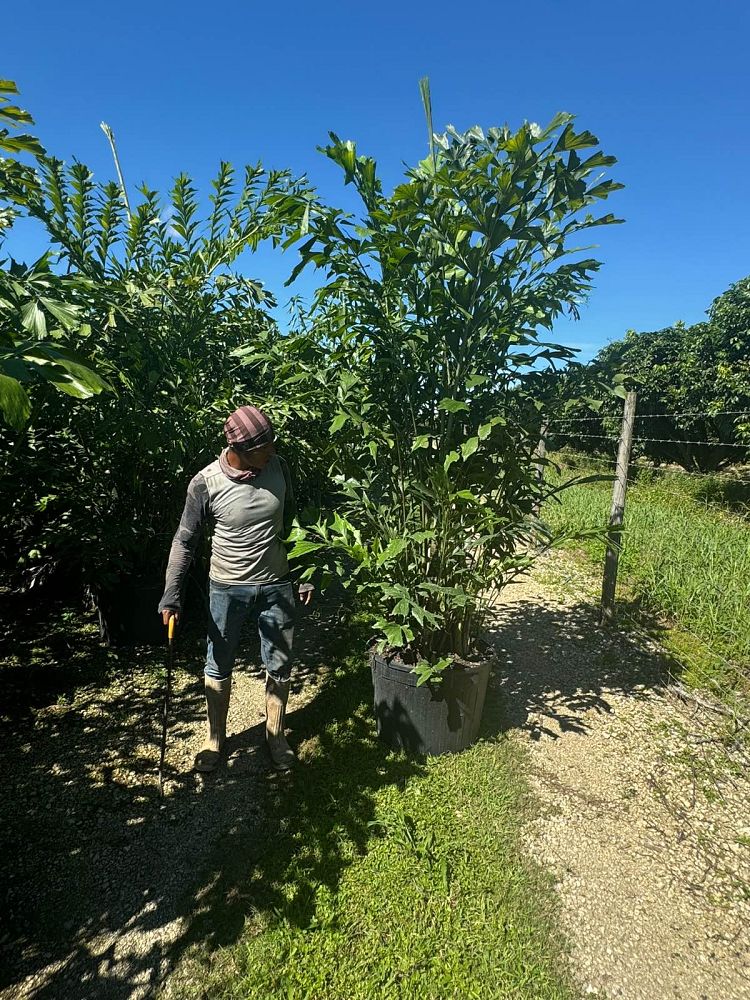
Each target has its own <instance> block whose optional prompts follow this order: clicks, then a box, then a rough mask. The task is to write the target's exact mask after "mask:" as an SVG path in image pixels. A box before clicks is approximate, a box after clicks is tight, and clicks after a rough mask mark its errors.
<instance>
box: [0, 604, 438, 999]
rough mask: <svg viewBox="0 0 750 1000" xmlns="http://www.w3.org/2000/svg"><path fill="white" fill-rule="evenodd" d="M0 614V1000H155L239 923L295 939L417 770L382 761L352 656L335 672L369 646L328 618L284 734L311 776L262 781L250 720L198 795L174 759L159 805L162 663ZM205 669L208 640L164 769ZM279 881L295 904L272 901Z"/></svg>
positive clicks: (155, 655)
mask: <svg viewBox="0 0 750 1000" xmlns="http://www.w3.org/2000/svg"><path fill="white" fill-rule="evenodd" d="M11 604H12V602H11ZM5 613H6V614H7V620H6V621H4V622H2V623H0V624H2V628H3V640H4V641H3V648H2V649H0V705H1V706H2V709H0V711H1V713H2V714H1V716H0V719H1V722H2V727H3V730H4V733H3V737H2V741H0V767H2V769H3V779H4V789H3V796H2V807H1V808H0V836H1V837H2V843H3V847H4V850H3V868H4V871H3V880H2V884H3V900H2V903H3V905H2V913H1V914H0V949H2V962H1V963H0V967H1V969H2V971H1V972H0V997H3V998H10V997H13V998H16V997H27V996H28V997H31V996H33V997H34V998H44V1000H67V998H71V1000H81V998H83V997H85V998H87V1000H89V998H91V1000H94V998H99V997H102V998H117V1000H120V998H121V1000H125V998H128V1000H131V998H136V997H146V996H151V995H153V994H154V992H155V991H156V989H157V987H158V985H159V984H160V983H161V982H162V981H163V978H164V976H165V974H166V973H167V972H168V971H169V969H170V968H171V967H172V966H173V965H174V963H175V961H176V960H177V959H178V958H179V957H180V956H181V955H182V953H183V952H184V951H185V949H186V948H188V947H189V946H190V945H192V944H200V945H201V951H204V950H208V951H211V950H212V949H214V948H217V947H221V946H223V945H228V944H230V943H232V942H233V941H235V940H236V939H237V937H238V936H239V934H240V933H241V931H242V929H243V926H244V923H245V918H246V916H247V914H248V913H250V912H251V911H258V910H261V911H265V912H268V913H277V914H282V915H283V916H284V917H285V918H286V919H288V920H290V921H292V922H294V923H296V924H298V925H300V926H307V925H308V924H309V922H310V920H311V917H312V913H313V908H314V897H315V892H316V891H317V889H318V887H319V886H321V885H328V886H330V887H331V888H335V886H336V884H337V882H338V880H339V879H340V877H341V874H342V872H343V871H344V869H345V868H346V867H347V865H348V864H350V863H351V857H350V856H346V857H345V856H344V855H343V853H342V850H341V848H340V841H339V833H340V831H341V830H342V829H345V830H346V831H347V833H348V835H349V836H350V837H351V839H352V841H353V842H354V843H355V844H357V845H358V846H359V847H364V844H365V842H366V840H367V838H368V836H369V833H370V830H369V827H368V823H369V821H370V820H371V819H372V818H373V809H372V795H373V792H374V791H375V790H376V789H377V788H379V787H381V786H383V785H386V784H388V783H392V782H398V781H404V780H406V778H407V777H408V775H410V774H412V773H415V771H417V770H419V764H418V763H415V762H409V761H406V760H405V759H398V760H390V759H389V758H388V757H387V755H386V753H385V752H384V751H383V749H382V748H381V747H380V746H379V745H378V744H377V743H376V741H375V738H374V726H373V723H372V719H371V715H372V713H371V711H370V709H369V705H370V702H371V682H370V677H369V671H367V670H366V668H365V666H364V664H365V660H364V655H363V657H362V669H360V670H353V669H352V668H351V666H349V667H348V668H345V666H344V662H343V656H344V654H346V653H349V654H351V652H352V651H353V650H356V649H357V648H363V646H364V638H365V637H364V636H361V635H359V634H358V633H357V632H356V630H353V629H352V628H351V627H349V626H347V625H345V624H342V622H341V621H340V620H339V615H338V605H336V606H333V605H328V606H326V605H322V606H320V607H319V609H318V610H317V611H316V612H315V614H314V615H312V616H309V617H308V620H307V621H305V622H302V623H301V625H300V628H299V630H298V636H299V643H298V654H297V655H298V659H299V660H300V662H301V663H302V664H304V667H303V668H301V669H300V670H299V671H298V672H297V675H296V681H295V684H294V688H295V689H296V690H297V691H299V690H300V689H301V688H303V687H304V686H305V685H307V684H309V683H310V682H311V681H314V680H317V681H322V686H321V687H320V688H319V690H318V691H317V693H316V694H315V696H314V698H313V700H312V701H311V702H309V703H308V704H307V705H305V706H304V707H302V708H300V709H298V710H297V711H291V712H290V713H289V716H288V726H289V728H290V740H291V742H292V743H293V744H294V745H297V746H299V745H301V746H302V749H303V757H306V758H307V759H306V760H305V761H304V762H303V763H302V764H301V765H300V766H299V767H298V769H296V771H295V772H293V773H292V774H290V775H288V776H280V775H276V774H275V773H274V772H272V771H270V769H269V766H268V761H267V757H266V754H265V749H264V746H263V726H262V724H259V723H258V721H257V719H256V720H253V721H252V724H251V725H248V727H247V729H246V730H245V731H243V732H241V733H238V734H236V735H234V736H233V738H232V740H231V743H230V745H229V747H228V757H229V759H228V761H227V762H226V763H225V764H223V765H222V766H220V768H219V770H218V771H217V772H216V774H215V775H212V776H210V777H209V778H208V779H207V780H202V779H200V778H198V776H197V775H195V774H194V773H193V772H192V771H191V770H190V764H191V761H192V751H191V753H190V755H188V756H186V757H185V758H184V759H181V760H180V761H179V764H178V767H177V769H176V770H175V771H174V772H172V773H171V774H169V776H168V778H169V780H168V782H167V787H168V789H169V794H168V796H167V797H165V799H163V800H162V799H160V798H159V795H158V786H157V782H156V780H155V769H156V763H157V761H158V746H159V738H160V725H159V712H160V704H161V695H162V686H161V680H162V672H163V665H164V662H165V659H164V657H165V650H164V649H145V648H141V649H135V650H127V651H122V650H121V651H118V652H114V651H112V650H108V649H106V648H104V647H102V645H101V643H100V642H99V639H98V634H97V632H96V630H95V629H94V627H93V625H91V624H89V625H88V626H87V627H85V628H83V629H82V627H81V618H80V615H78V614H77V613H73V612H66V611H65V610H64V609H62V608H60V607H58V608H57V609H55V613H54V614H53V615H52V616H51V617H50V618H49V619H48V620H46V621H42V620H40V619H38V618H37V617H36V615H35V612H34V609H33V608H31V609H27V610H26V611H24V608H23V607H21V606H20V605H13V604H12V606H10V605H7V606H6V612H5ZM203 651H204V643H203V639H202V635H201V630H200V629H197V630H195V631H194V633H188V634H185V635H183V636H181V637H180V642H179V664H181V665H183V666H184V665H186V664H189V665H190V672H191V674H192V675H193V676H192V677H190V676H186V675H185V674H184V673H182V674H181V675H180V681H181V683H178V684H177V685H176V690H175V696H174V701H173V707H172V716H171V727H170V733H169V745H170V757H171V758H172V760H173V761H174V760H175V759H177V757H179V754H178V752H177V751H179V748H180V745H181V743H182V744H184V743H185V737H186V736H187V735H188V734H190V735H192V734H193V733H194V732H195V729H196V726H199V725H200V723H201V720H202V718H203V711H204V710H203V697H202V686H201V680H200V677H201V673H200V671H201V662H202V658H203ZM259 683H260V682H259ZM331 723H337V727H336V735H335V736H334V735H331V729H328V730H326V731H325V732H324V731H323V730H324V727H326V726H330V725H331ZM290 866H292V868H293V869H294V871H295V872H296V877H295V880H294V884H295V887H296V888H295V891H294V895H293V897H292V898H288V896H287V895H286V894H284V893H283V892H281V891H280V888H279V885H278V877H279V875H280V874H281V873H283V872H284V871H285V870H287V869H289V868H290Z"/></svg>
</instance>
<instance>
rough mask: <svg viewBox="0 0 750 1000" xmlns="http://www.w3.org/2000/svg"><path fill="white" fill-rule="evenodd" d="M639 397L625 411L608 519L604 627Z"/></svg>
mask: <svg viewBox="0 0 750 1000" xmlns="http://www.w3.org/2000/svg"><path fill="white" fill-rule="evenodd" d="M635 401H636V394H635V393H634V392H629V393H628V394H627V396H626V397H625V406H624V407H623V411H622V430H621V431H620V445H619V448H618V449H617V468H616V470H615V483H614V488H613V490H612V510H611V512H610V515H609V531H608V532H607V552H606V555H605V556H604V580H603V582H602V624H604V623H605V622H609V621H611V620H612V619H613V617H614V614H615V591H616V589H617V564H618V562H619V559H620V537H621V535H622V522H623V518H624V516H625V495H626V493H627V490H628V467H629V465H630V449H631V447H632V444H633V422H634V419H635Z"/></svg>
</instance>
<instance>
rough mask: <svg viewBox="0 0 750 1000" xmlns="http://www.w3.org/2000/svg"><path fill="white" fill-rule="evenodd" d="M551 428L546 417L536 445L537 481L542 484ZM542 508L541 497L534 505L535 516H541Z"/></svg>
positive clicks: (535, 465)
mask: <svg viewBox="0 0 750 1000" xmlns="http://www.w3.org/2000/svg"><path fill="white" fill-rule="evenodd" d="M548 429H549V421H548V420H547V419H546V418H545V419H544V420H543V421H542V428H541V430H540V431H539V444H538V445H537V446H536V462H535V463H534V468H535V469H536V481H537V482H538V483H539V484H540V485H541V484H542V482H543V481H544V466H545V462H544V458H545V456H546V454H547V430H548ZM541 509H542V498H541V497H540V498H539V499H538V500H537V501H536V502H535V503H534V507H533V512H534V516H535V517H539V512H540V511H541Z"/></svg>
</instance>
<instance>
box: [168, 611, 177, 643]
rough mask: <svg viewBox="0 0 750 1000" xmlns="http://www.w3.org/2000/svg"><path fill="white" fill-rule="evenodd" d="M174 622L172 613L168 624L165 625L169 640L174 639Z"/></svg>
mask: <svg viewBox="0 0 750 1000" xmlns="http://www.w3.org/2000/svg"><path fill="white" fill-rule="evenodd" d="M174 623H175V617H174V615H172V616H171V617H170V619H169V625H167V637H168V639H169V641H170V642H171V641H172V639H174Z"/></svg>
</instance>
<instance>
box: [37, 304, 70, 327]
mask: <svg viewBox="0 0 750 1000" xmlns="http://www.w3.org/2000/svg"><path fill="white" fill-rule="evenodd" d="M39 301H40V302H41V303H42V305H43V306H44V307H45V309H48V310H49V311H50V312H51V313H52V315H53V316H54V317H55V319H56V320H57V321H58V322H59V323H62V325H63V326H64V327H66V328H67V329H71V327H74V326H76V325H77V324H78V313H79V309H78V307H77V306H72V305H69V304H68V303H67V302H58V301H57V300H56V299H48V298H45V297H43V296H40V297H39Z"/></svg>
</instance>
